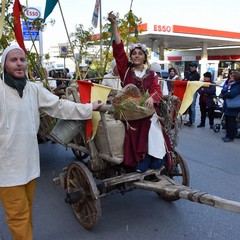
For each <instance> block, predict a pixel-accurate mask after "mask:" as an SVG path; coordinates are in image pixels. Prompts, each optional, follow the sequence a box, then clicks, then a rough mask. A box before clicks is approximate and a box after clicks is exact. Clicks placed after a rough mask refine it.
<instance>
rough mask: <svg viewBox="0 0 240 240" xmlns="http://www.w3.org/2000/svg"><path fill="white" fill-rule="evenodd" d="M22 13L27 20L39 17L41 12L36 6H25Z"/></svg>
mask: <svg viewBox="0 0 240 240" xmlns="http://www.w3.org/2000/svg"><path fill="white" fill-rule="evenodd" d="M24 15H25V16H26V17H27V18H28V19H29V20H36V19H38V18H40V16H41V13H40V11H39V10H38V9H37V8H33V7H30V8H27V9H26V10H25V11H24Z"/></svg>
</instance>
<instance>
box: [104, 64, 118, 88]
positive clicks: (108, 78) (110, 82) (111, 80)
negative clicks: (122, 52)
mask: <svg viewBox="0 0 240 240" xmlns="http://www.w3.org/2000/svg"><path fill="white" fill-rule="evenodd" d="M102 85H104V86H108V87H110V88H112V89H117V90H121V89H122V86H121V81H120V79H119V75H118V69H117V66H116V61H115V60H113V61H112V62H111V72H110V73H108V74H106V75H104V77H103V81H102Z"/></svg>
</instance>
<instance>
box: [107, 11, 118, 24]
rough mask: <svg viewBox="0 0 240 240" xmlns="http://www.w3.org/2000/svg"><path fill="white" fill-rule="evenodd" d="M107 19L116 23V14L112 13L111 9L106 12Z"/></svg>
mask: <svg viewBox="0 0 240 240" xmlns="http://www.w3.org/2000/svg"><path fill="white" fill-rule="evenodd" d="M108 21H109V22H110V23H112V24H114V23H117V20H116V16H115V15H114V14H113V11H111V12H110V13H109V14H108Z"/></svg>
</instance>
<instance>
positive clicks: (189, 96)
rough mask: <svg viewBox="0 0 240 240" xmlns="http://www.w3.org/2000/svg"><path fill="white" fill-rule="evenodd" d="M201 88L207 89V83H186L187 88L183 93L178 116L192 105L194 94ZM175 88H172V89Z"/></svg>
mask: <svg viewBox="0 0 240 240" xmlns="http://www.w3.org/2000/svg"><path fill="white" fill-rule="evenodd" d="M202 86H204V87H208V86H209V83H206V82H202V81H187V87H186V90H185V92H184V95H183V98H182V103H181V107H180V109H179V112H178V114H179V116H181V115H183V113H184V112H185V111H186V110H187V109H188V107H189V106H190V105H191V104H192V101H193V96H194V94H195V93H196V91H197V90H198V89H199V88H200V87H202ZM175 87H176V86H174V88H175Z"/></svg>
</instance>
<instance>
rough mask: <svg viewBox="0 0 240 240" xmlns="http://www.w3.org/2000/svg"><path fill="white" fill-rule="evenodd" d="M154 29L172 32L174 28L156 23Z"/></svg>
mask: <svg viewBox="0 0 240 240" xmlns="http://www.w3.org/2000/svg"><path fill="white" fill-rule="evenodd" d="M153 29H154V31H155V32H171V31H172V28H171V27H170V26H167V25H154V26H153Z"/></svg>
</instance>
